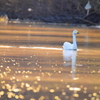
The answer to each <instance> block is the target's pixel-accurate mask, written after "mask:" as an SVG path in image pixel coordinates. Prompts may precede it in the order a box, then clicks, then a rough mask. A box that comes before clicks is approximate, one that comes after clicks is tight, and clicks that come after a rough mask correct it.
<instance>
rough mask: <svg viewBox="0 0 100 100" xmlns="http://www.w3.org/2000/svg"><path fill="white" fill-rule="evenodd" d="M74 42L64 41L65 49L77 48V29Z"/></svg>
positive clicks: (74, 33)
mask: <svg viewBox="0 0 100 100" xmlns="http://www.w3.org/2000/svg"><path fill="white" fill-rule="evenodd" d="M72 34H73V44H71V43H70V42H64V44H63V49H64V50H77V42H76V34H79V32H78V31H77V30H74V31H73V33H72Z"/></svg>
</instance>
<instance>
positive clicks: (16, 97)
mask: <svg viewBox="0 0 100 100" xmlns="http://www.w3.org/2000/svg"><path fill="white" fill-rule="evenodd" d="M74 29H77V30H78V31H79V32H80V33H81V34H79V35H77V43H78V50H77V51H68V50H66V51H64V50H63V49H62V45H63V42H65V41H69V42H72V34H71V33H72V31H73V30H74ZM0 100H100V29H95V28H88V27H85V28H81V27H67V26H66V27H65V26H57V25H56V26H52V25H33V26H32V25H16V24H13V25H0Z"/></svg>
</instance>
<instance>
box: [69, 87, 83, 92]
mask: <svg viewBox="0 0 100 100" xmlns="http://www.w3.org/2000/svg"><path fill="white" fill-rule="evenodd" d="M69 90H71V91H80V90H81V89H80V88H77V87H70V88H69Z"/></svg>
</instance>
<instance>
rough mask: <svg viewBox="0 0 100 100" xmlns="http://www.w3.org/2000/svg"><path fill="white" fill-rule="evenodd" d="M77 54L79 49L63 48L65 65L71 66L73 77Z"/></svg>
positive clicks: (73, 76)
mask: <svg viewBox="0 0 100 100" xmlns="http://www.w3.org/2000/svg"><path fill="white" fill-rule="evenodd" d="M76 56H77V51H75V50H63V60H64V66H71V72H72V78H73V79H74V78H75V70H76Z"/></svg>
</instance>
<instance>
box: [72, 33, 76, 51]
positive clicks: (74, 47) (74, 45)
mask: <svg viewBox="0 0 100 100" xmlns="http://www.w3.org/2000/svg"><path fill="white" fill-rule="evenodd" d="M73 49H74V50H76V49H77V42H76V35H74V34H73Z"/></svg>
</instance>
